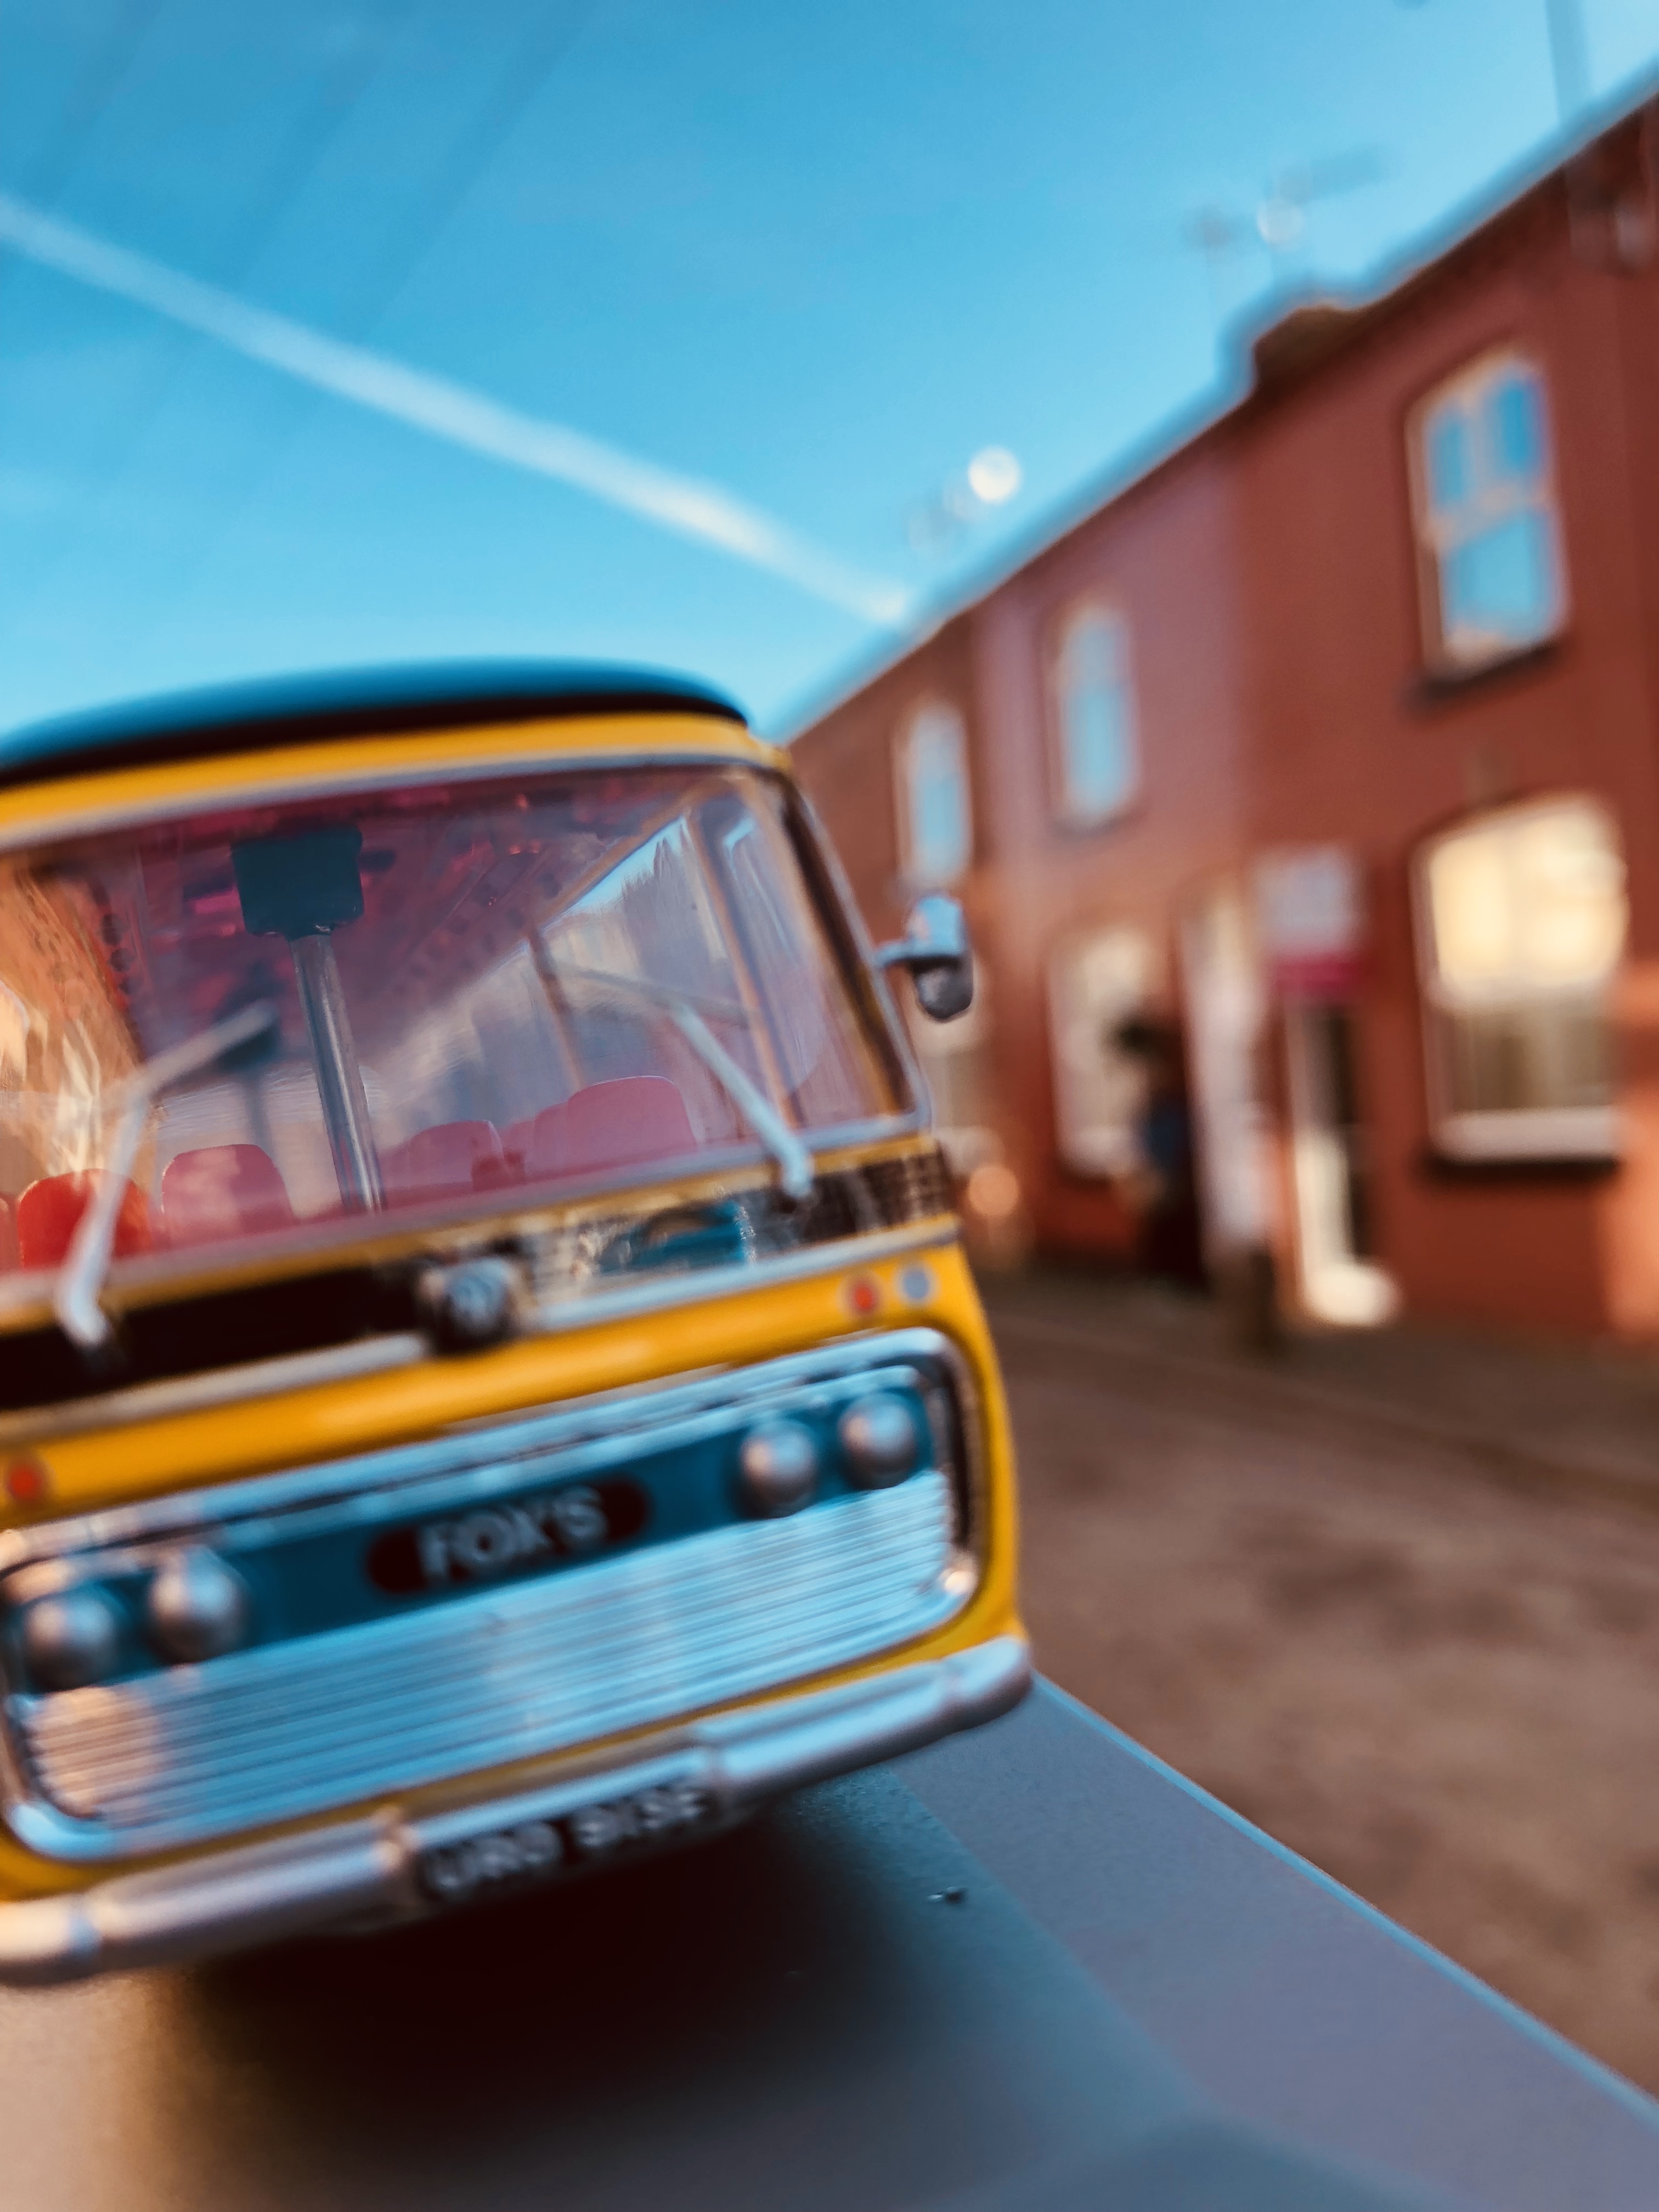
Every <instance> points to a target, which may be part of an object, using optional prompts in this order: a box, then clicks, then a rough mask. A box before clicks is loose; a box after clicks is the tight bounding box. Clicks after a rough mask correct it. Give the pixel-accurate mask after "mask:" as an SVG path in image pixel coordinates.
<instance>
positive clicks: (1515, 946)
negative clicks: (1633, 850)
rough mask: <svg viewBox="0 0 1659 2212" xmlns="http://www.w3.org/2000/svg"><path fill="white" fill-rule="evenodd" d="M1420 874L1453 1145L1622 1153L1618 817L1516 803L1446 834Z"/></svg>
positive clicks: (1440, 1077)
mask: <svg viewBox="0 0 1659 2212" xmlns="http://www.w3.org/2000/svg"><path fill="white" fill-rule="evenodd" d="M1415 878H1416V881H1415V888H1416V895H1417V919H1418V941H1419V950H1420V956H1421V962H1422V973H1423V995H1424V1000H1425V1016H1426V1019H1427V1024H1428V1042H1429V1081H1430V1107H1431V1113H1432V1115H1433V1121H1434V1127H1435V1137H1436V1141H1437V1144H1438V1146H1439V1147H1440V1149H1441V1150H1442V1151H1443V1152H1449V1153H1452V1154H1454V1155H1457V1156H1461V1157H1464V1158H1506V1157H1507V1158H1541V1157H1557V1158H1562V1157H1566V1158H1571V1157H1574V1156H1577V1157H1590V1158H1607V1157H1610V1156H1612V1155H1613V1154H1614V1153H1616V1152H1617V1150H1618V1126H1617V1118H1616V1114H1615V1110H1614V1101H1615V1096H1616V1093H1615V1070H1614V1066H1613V1032H1612V1024H1611V1021H1610V1018H1609V1016H1610V1004H1609V1001H1610V999H1611V994H1612V988H1613V977H1614V975H1615V974H1616V972H1617V970H1618V967H1619V963H1620V959H1621V957H1623V953H1624V949H1625V930H1626V899H1625V863H1624V858H1623V855H1622V854H1621V853H1620V846H1619V833H1618V831H1617V829H1615V827H1614V825H1613V820H1612V817H1610V816H1609V815H1608V813H1607V810H1606V809H1605V808H1604V807H1602V806H1601V805H1598V804H1597V802H1596V801H1595V799H1538V800H1534V801H1531V802H1528V804H1525V805H1518V806H1509V807H1505V808H1504V809H1503V810H1502V811H1500V812H1498V813H1495V814H1490V815H1487V816H1486V817H1484V818H1483V819H1482V820H1480V821H1479V822H1475V823H1469V824H1468V825H1467V826H1465V827H1463V828H1461V829H1454V830H1452V831H1449V833H1448V834H1447V835H1445V836H1440V837H1437V838H1434V839H1432V840H1431V842H1430V843H1429V844H1427V845H1426V846H1425V848H1423V850H1422V851H1421V852H1420V853H1419V855H1418V861H1417V867H1416V871H1415Z"/></svg>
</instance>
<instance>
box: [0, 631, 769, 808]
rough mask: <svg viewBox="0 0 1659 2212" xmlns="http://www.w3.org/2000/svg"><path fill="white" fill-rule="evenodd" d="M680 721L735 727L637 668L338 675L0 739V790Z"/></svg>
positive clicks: (139, 707)
mask: <svg viewBox="0 0 1659 2212" xmlns="http://www.w3.org/2000/svg"><path fill="white" fill-rule="evenodd" d="M688 713H690V714H714V715H718V716H719V717H720V719H721V720H725V721H729V722H738V723H740V724H741V723H743V722H744V714H743V713H742V710H741V709H740V708H738V707H735V706H733V704H732V702H731V701H730V700H729V699H726V698H724V697H722V696H721V695H720V693H719V692H718V691H714V690H709V689H708V687H707V686H706V685H704V684H698V683H696V682H694V681H692V680H691V679H690V678H686V677H681V676H669V675H665V674H663V673H661V672H660V671H657V670H654V669H648V668H625V667H616V666H611V665H605V664H604V663H600V662H590V661H561V660H511V661H461V662H453V663H426V664H421V663H416V664H415V665H412V666H405V667H398V668H348V669H338V670H334V671H329V672H327V673H325V674H321V675H313V676H284V677H274V678H265V679H264V680H261V681H258V682H253V683H246V684H224V685H219V686H216V687H214V688H213V689H211V690H200V691H185V692H175V693H173V694H171V695H169V696H166V697H162V698H156V699H143V700H139V701H137V702H135V703H134V704H132V705H131V706H121V707H106V708H95V709H94V710H93V711H92V712H91V713H88V714H68V715H64V716H62V717H60V718H58V719H57V720H52V721H49V722H34V723H30V724H28V725H27V726H24V727H22V728H21V729H15V730H9V731H7V732H5V734H4V735H3V736H0V789H6V788H11V787H16V786H17V785H19V784H27V783H40V782H45V781H48V780H50V779H51V778H52V777H55V776H58V775H63V774H64V772H65V771H66V770H71V771H73V772H75V773H77V774H79V773H84V772H86V771H88V770H92V769H103V768H142V767H147V766H149V765H151V764H152V763H157V762H161V761H179V760H205V759H211V758H212V757H214V756H216V755H217V754H221V753H235V752H246V751H247V750H249V749H250V748H251V747H257V746H260V745H268V744H284V745H292V744H307V742H317V743H321V742H323V741H324V740H325V739H327V738H343V737H368V736H374V735H394V734H402V733H404V732H411V733H412V732H416V731H419V730H448V729H466V728H471V727H478V726H483V725H485V724H489V723H496V722H520V721H544V720H551V719H555V718H557V717H562V716H570V715H577V714H688Z"/></svg>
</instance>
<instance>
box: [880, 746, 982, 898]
mask: <svg viewBox="0 0 1659 2212" xmlns="http://www.w3.org/2000/svg"><path fill="white" fill-rule="evenodd" d="M898 787H899V792H898V796H899V819H900V822H901V823H902V831H903V837H902V842H903V868H904V875H905V880H906V881H907V882H908V883H909V884H912V885H913V886H914V887H915V889H917V890H924V889H929V888H936V887H937V886H939V885H940V884H952V883H955V881H956V880H957V878H958V877H959V876H961V875H963V874H964V873H965V872H967V867H968V864H969V861H970V860H972V858H973V855H974V816H973V805H972V801H971V799H969V791H968V744H967V738H966V735H965V733H964V732H963V726H962V717H961V715H960V714H957V711H956V709H955V708H954V707H946V706H944V705H941V704H939V702H934V703H933V704H931V705H928V706H926V707H922V708H918V709H917V711H916V713H915V714H914V715H913V716H912V718H911V720H910V722H909V725H908V727H907V729H906V730H905V732H904V734H903V736H902V738H901V739H900V740H899V747H898Z"/></svg>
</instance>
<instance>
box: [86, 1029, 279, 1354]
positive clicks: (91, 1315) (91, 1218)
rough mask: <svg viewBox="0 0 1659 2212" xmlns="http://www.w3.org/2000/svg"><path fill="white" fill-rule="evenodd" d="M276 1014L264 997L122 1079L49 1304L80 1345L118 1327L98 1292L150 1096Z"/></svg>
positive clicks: (248, 1038)
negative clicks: (115, 1116)
mask: <svg viewBox="0 0 1659 2212" xmlns="http://www.w3.org/2000/svg"><path fill="white" fill-rule="evenodd" d="M276 1022H277V1013H276V1007H275V1006H271V1005H270V1004H269V1003H267V1002H264V1001H261V1003H260V1004H258V1006H244V1007H243V1009H242V1011H241V1012H240V1013H239V1014H232V1015H231V1016H230V1017H229V1018H228V1019H227V1020H225V1021H222V1022H216V1023H215V1024H214V1025H213V1027H212V1028H211V1029H210V1030H203V1032H202V1034H201V1035H200V1036H194V1037H189V1038H187V1039H186V1040H185V1042H184V1043H183V1044H176V1045H173V1046H172V1047H171V1048H169V1049H168V1050H167V1051H166V1052H158V1053H157V1054H156V1055H155V1059H154V1060H146V1061H145V1063H144V1065H143V1066H142V1067H141V1068H140V1069H139V1070H138V1072H137V1074H136V1075H134V1076H131V1077H130V1078H129V1079H128V1080H127V1081H126V1082H125V1083H124V1084H122V1085H121V1086H120V1089H119V1091H118V1093H117V1096H118V1097H119V1099H120V1101H121V1118H120V1121H118V1123H117V1124H116V1129H115V1138H114V1141H113V1143H112V1145H111V1146H110V1148H109V1152H108V1153H107V1155H106V1158H105V1160H104V1164H103V1173H102V1176H101V1178H100V1181H99V1182H98V1183H97V1185H96V1187H95V1188H94V1192H93V1194H92V1197H91V1200H89V1202H88V1206H87V1209H86V1211H85V1212H84V1213H82V1216H81V1218H80V1219H79V1221H77V1222H76V1225H75V1234H74V1236H73V1237H70V1245H69V1249H68V1251H67V1252H65V1253H64V1261H63V1265H62V1266H61V1267H59V1268H58V1278H57V1280H56V1281H55V1282H54V1283H53V1285H52V1312H53V1313H54V1314H55V1315H56V1316H57V1317H58V1327H59V1328H61V1329H62V1330H63V1332H64V1335H65V1336H67V1337H68V1338H69V1339H70V1342H71V1343H73V1344H77V1345H79V1346H80V1347H81V1349H82V1351H83V1352H96V1351H97V1350H98V1349H99V1348H100V1346H103V1345H106V1344H107V1343H108V1342H109V1340H110V1338H111V1337H112V1335H113V1334H114V1331H113V1329H112V1328H111V1326H110V1319H109V1316H108V1315H107V1314H106V1312H105V1311H104V1309H103V1307H102V1306H101V1305H100V1304H99V1293H100V1291H101V1290H102V1289H103V1287H104V1278H105V1276H106V1274H107V1273H109V1263H110V1257H111V1255H112V1252H113V1250H114V1249H115V1224H116V1219H117V1217H118V1214H119V1212H120V1210H121V1200H122V1198H123V1196H124V1194H125V1187H126V1183H127V1182H128V1179H129V1177H130V1176H131V1170H132V1163H133V1160H134V1158H135V1157H136V1155H137V1151H138V1140H139V1139H140V1138H141V1137H142V1136H143V1133H144V1123H145V1121H147V1120H148V1119H149V1109H150V1105H151V1103H152V1102H153V1100H154V1099H155V1097H157V1096H158V1095H159V1094H160V1093H161V1091H165V1090H166V1089H167V1086H168V1085H169V1084H173V1083H177V1082H178V1081H179V1078H180V1077H181V1076H185V1075H194V1074H195V1073H197V1070H198V1069H200V1068H203V1067H209V1066H212V1064H213V1062H214V1061H215V1060H222V1059H223V1058H224V1056H225V1054H227V1053H230V1052H234V1050H235V1049H236V1048H237V1046H239V1045H246V1044H252V1042H253V1041H254V1039H255V1038H256V1037H260V1036H264V1035H265V1034H266V1033H267V1032H268V1031H270V1030H273V1029H274V1028H275V1027H276Z"/></svg>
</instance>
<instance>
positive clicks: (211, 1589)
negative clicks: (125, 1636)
mask: <svg viewBox="0 0 1659 2212" xmlns="http://www.w3.org/2000/svg"><path fill="white" fill-rule="evenodd" d="M249 1611H250V1606H249V1601H248V1591H247V1584H246V1583H245V1582H244V1581H243V1580H242V1577H240V1575H239V1574H238V1573H237V1571H236V1570H235V1569H234V1567H229V1566H227V1565H225V1562H224V1561H223V1560H222V1559H220V1558H219V1557H218V1556H217V1555H216V1553H212V1552H210V1551H208V1550H207V1549H206V1548H205V1547H204V1546H202V1545H199V1544H192V1545H191V1546H190V1547H188V1549H186V1550H185V1551H182V1552H175V1553H173V1555H172V1557H171V1558H170V1559H164V1560H163V1561H162V1563H161V1566H160V1567H158V1568H157V1570H156V1571H155V1576H154V1577H153V1578H152V1580H151V1583H150V1586H149V1590H148V1591H147V1592H146V1593H145V1597H144V1623H145V1626H146V1627H147V1628H148V1629H149V1637H150V1641H151V1642H152V1643H153V1644H155V1648H156V1650H158V1651H160V1652H161V1653H163V1654H164V1655H165V1656H167V1658H169V1659H216V1658H218V1657H219V1656H220V1655H221V1654H222V1652H226V1651H234V1650H235V1649H236V1647H237V1645H238V1644H240V1643H241V1642H242V1641H243V1640H244V1638H246V1634H247V1626H248V1614H249Z"/></svg>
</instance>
